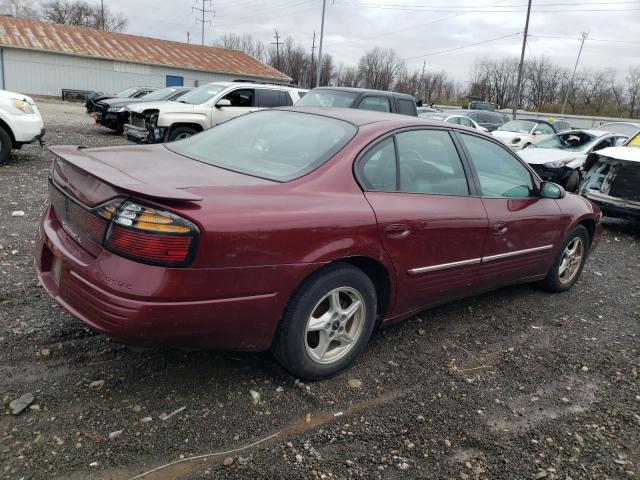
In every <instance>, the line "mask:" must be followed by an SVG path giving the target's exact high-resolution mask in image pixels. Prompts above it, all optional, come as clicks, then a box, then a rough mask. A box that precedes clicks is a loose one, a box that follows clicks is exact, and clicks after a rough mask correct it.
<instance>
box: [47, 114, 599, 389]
mask: <svg viewBox="0 0 640 480" xmlns="http://www.w3.org/2000/svg"><path fill="white" fill-rule="evenodd" d="M51 151H52V152H53V153H54V154H55V155H56V158H55V161H54V163H53V168H52V170H51V176H50V180H49V195H50V203H51V205H50V206H49V207H48V208H47V209H46V212H45V213H44V215H43V217H42V222H41V224H40V228H39V243H38V247H37V259H36V265H37V270H38V277H39V279H40V281H41V282H42V284H43V285H44V287H45V288H46V290H47V291H48V292H49V294H50V295H51V296H52V297H53V298H54V299H55V300H56V301H57V302H59V303H60V304H61V305H62V306H64V307H65V308H66V309H67V310H68V311H69V312H71V313H72V314H73V315H75V316H77V317H78V318H80V319H81V320H82V321H84V322H85V323H87V324H88V325H89V326H91V327H93V328H94V329H96V330H98V331H100V332H104V333H106V334H107V335H109V336H111V337H113V338H116V339H118V340H120V341H123V342H128V343H136V344H141V343H142V344H145V343H168V344H173V345H186V346H191V347H204V348H216V349H243V350H266V349H271V350H272V351H273V353H274V354H275V357H276V358H277V359H278V360H279V361H280V362H281V363H282V365H284V366H285V367H286V368H287V369H289V370H290V371H291V372H293V373H294V374H296V375H299V376H301V377H304V378H309V379H318V378H322V377H325V376H327V375H331V374H333V373H335V372H337V371H338V370H340V369H342V368H344V367H345V366H347V365H348V364H349V363H351V362H352V361H353V360H354V359H355V357H356V356H357V355H358V354H359V353H360V352H362V350H363V349H364V348H365V345H366V344H367V341H368V340H369V337H370V336H371V332H372V330H373V328H374V326H376V325H377V324H389V323H392V322H395V321H398V320H400V319H402V318H406V317H408V316H410V315H412V314H414V313H415V312H418V311H420V310H423V309H425V308H427V307H431V306H434V305H437V304H441V303H444V302H449V301H451V300H455V299H459V298H462V297H466V296H469V295H476V294H478V293H480V292H485V291H487V290H491V289H495V288H498V287H501V286H503V285H508V284H513V283H520V282H533V281H538V282H541V284H542V285H543V286H544V287H546V288H547V289H548V290H550V291H554V292H560V291H564V290H567V289H569V288H571V287H572V286H573V284H574V283H575V282H576V281H577V279H578V277H579V276H580V272H581V270H582V267H583V266H584V263H585V260H586V259H587V255H588V254H589V252H591V251H592V250H593V248H594V246H595V245H596V243H597V242H598V240H599V238H600V230H601V226H600V220H601V214H600V211H599V210H598V208H597V207H596V206H594V205H593V204H592V203H590V202H589V201H587V200H585V199H583V198H581V197H578V196H575V195H571V194H565V192H564V190H563V189H562V188H561V187H559V186H557V185H555V184H553V183H548V182H541V180H540V179H539V178H538V177H537V176H536V175H535V173H533V172H532V171H531V170H530V169H529V168H528V167H527V166H526V165H525V164H524V163H523V162H522V161H521V160H520V159H519V158H518V157H517V156H516V155H515V154H513V153H512V152H511V151H510V150H509V149H508V148H507V147H505V146H504V145H502V144H501V143H500V142H498V141H496V140H494V139H492V138H491V137H489V136H487V135H485V134H482V133H479V132H478V131H477V130H470V129H465V128H464V127H456V126H453V125H451V124H444V123H437V122H429V121H425V120H420V119H417V118H411V117H406V116H396V115H391V114H384V113H375V112H369V111H359V110H352V109H321V108H299V109H295V108H289V109H280V110H265V111H260V112H256V113H251V114H248V115H245V116H242V117H238V118H236V119H234V120H231V121H228V122H226V123H223V124H221V125H218V126H217V127H215V128H213V129H211V130H208V131H206V132H203V133H201V134H199V135H195V136H193V137H191V138H188V139H185V140H181V141H178V142H174V143H169V144H166V145H149V146H126V147H112V148H84V147H76V146H59V147H52V148H51Z"/></svg>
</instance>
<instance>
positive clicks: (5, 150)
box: [0, 128, 13, 165]
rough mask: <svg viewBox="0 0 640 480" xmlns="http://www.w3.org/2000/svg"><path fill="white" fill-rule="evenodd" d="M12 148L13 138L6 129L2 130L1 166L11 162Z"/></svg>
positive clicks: (0, 145)
mask: <svg viewBox="0 0 640 480" xmlns="http://www.w3.org/2000/svg"><path fill="white" fill-rule="evenodd" d="M12 147H13V144H12V143H11V137H10V136H9V134H8V133H7V131H6V130H5V129H4V128H0V165H2V164H5V163H7V162H8V161H9V158H11V148H12Z"/></svg>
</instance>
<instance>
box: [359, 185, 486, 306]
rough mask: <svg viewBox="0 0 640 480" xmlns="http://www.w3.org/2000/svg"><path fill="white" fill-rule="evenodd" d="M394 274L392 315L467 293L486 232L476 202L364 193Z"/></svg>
mask: <svg viewBox="0 0 640 480" xmlns="http://www.w3.org/2000/svg"><path fill="white" fill-rule="evenodd" d="M365 196H366V198H367V200H368V201H369V203H370V204H371V206H372V207H373V209H374V211H375V213H376V217H377V220H378V231H379V234H380V238H381V239H382V244H383V246H384V248H385V250H386V252H387V254H388V255H389V257H390V258H391V260H392V262H393V264H394V265H395V267H396V270H397V272H398V279H397V280H398V291H397V303H396V308H395V309H394V312H392V315H391V316H393V315H398V314H402V313H406V312H409V311H412V310H416V309H419V308H422V307H427V306H429V305H434V304H437V303H442V302H445V301H447V300H450V299H452V298H455V297H460V296H464V295H466V294H470V293H473V292H472V289H473V288H474V279H475V277H476V274H477V271H478V267H479V266H480V257H481V256H482V246H483V240H484V237H485V234H486V229H487V218H486V213H485V211H484V207H483V206H482V201H481V199H479V198H477V197H461V196H450V195H421V194H410V193H399V192H395V193H391V192H366V193H365Z"/></svg>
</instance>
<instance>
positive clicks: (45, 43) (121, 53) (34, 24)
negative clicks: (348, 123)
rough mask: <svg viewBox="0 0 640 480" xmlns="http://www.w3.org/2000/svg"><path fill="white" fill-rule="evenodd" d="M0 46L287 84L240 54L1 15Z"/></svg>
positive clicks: (277, 74) (280, 75)
mask: <svg viewBox="0 0 640 480" xmlns="http://www.w3.org/2000/svg"><path fill="white" fill-rule="evenodd" d="M0 46H4V47H12V48H21V49H28V50H37V51H47V52H56V53H64V54H69V55H80V56H83V57H92V58H100V59H108V60H117V61H121V62H133V63H144V64H147V65H161V66H165V67H177V68H187V69H190V70H198V71H203V72H214V73H228V74H232V75H244V76H251V77H259V78H265V79H273V80H280V81H282V80H285V81H288V80H291V79H290V78H289V77H287V76H286V75H285V74H283V73H282V72H279V71H278V70H276V69H275V68H271V67H269V66H267V65H264V64H263V63H261V62H259V61H258V60H256V59H255V58H253V57H251V56H250V55H247V54H246V53H243V52H238V51H235V50H227V49H225V48H214V47H203V46H201V45H193V44H187V43H180V42H173V41H169V40H160V39H158V38H148V37H140V36H137V35H127V34H124V33H111V32H104V31H101V30H94V29H92V28H87V27H75V26H71V25H59V24H57V23H50V22H43V21H39V20H26V19H21V18H14V17H6V16H0Z"/></svg>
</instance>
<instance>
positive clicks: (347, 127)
mask: <svg viewBox="0 0 640 480" xmlns="http://www.w3.org/2000/svg"><path fill="white" fill-rule="evenodd" d="M356 132H357V128H356V127H355V126H354V125H352V124H351V123H348V122H344V121H342V120H337V119H334V118H328V117H323V116H320V115H312V114H307V113H300V112H289V111H281V110H261V111H259V112H254V113H249V114H247V115H242V116H240V117H236V118H234V119H231V120H229V121H226V122H224V123H221V124H219V125H217V126H216V127H215V128H211V129H209V130H206V131H204V132H202V133H199V134H198V135H193V136H191V137H189V138H186V139H184V140H178V141H176V142H171V143H167V144H165V147H166V148H168V149H169V150H171V151H173V152H175V153H177V154H179V155H183V156H185V157H188V158H191V159H193V160H197V161H200V162H203V163H208V164H210V165H214V166H216V167H220V168H224V169H227V170H232V171H234V172H239V173H244V174H247V175H253V176H255V177H260V178H266V179H268V180H275V181H280V182H286V181H289V180H293V179H295V178H299V177H301V176H303V175H306V174H307V173H309V172H311V171H312V170H315V169H316V168H318V167H319V166H320V165H322V164H323V163H324V162H326V161H327V160H329V159H330V158H331V157H333V156H334V155H335V154H336V153H338V152H339V151H340V150H341V149H342V148H343V147H344V146H345V145H346V144H347V143H349V141H350V140H351V139H352V138H353V137H354V135H355V134H356Z"/></svg>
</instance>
